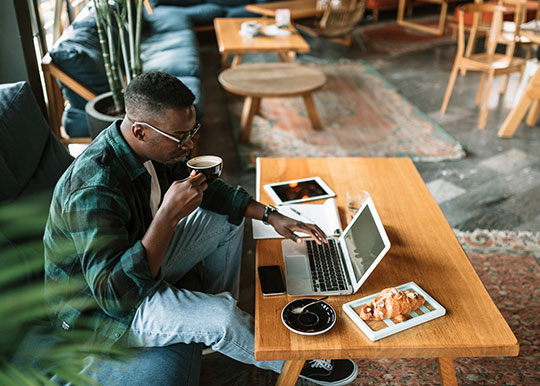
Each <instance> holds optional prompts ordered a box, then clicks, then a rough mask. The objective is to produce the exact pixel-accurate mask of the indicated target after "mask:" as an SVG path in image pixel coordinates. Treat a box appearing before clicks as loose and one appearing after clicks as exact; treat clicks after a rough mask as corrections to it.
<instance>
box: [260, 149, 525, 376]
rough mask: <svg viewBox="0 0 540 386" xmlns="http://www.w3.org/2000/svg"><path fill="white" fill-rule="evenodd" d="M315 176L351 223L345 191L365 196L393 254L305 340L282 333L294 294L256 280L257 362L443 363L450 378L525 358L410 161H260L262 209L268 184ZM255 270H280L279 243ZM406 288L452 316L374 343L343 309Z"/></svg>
mask: <svg viewBox="0 0 540 386" xmlns="http://www.w3.org/2000/svg"><path fill="white" fill-rule="evenodd" d="M312 176H320V177H321V178H322V179H323V180H324V181H325V182H326V183H327V184H328V185H329V186H330V187H331V188H332V189H333V190H334V191H335V192H336V193H337V197H336V200H337V202H338V207H339V210H340V216H341V219H342V221H343V220H344V219H346V215H345V212H344V208H345V199H346V198H345V194H346V192H347V191H355V190H360V189H363V190H367V191H368V192H369V193H370V195H371V197H372V199H373V202H374V203H375V206H376V208H377V211H378V212H379V215H380V217H381V220H382V222H383V224H384V227H385V229H386V232H387V233H388V236H389V238H390V242H391V244H392V246H391V248H390V251H389V252H388V254H387V255H386V256H385V258H384V259H383V260H382V262H381V263H380V264H379V265H378V266H377V268H376V269H375V271H374V272H373V273H372V275H371V276H370V277H369V278H368V280H367V281H366V282H365V284H363V285H362V287H361V288H360V290H359V291H358V292H357V293H356V294H354V295H350V296H332V297H330V298H329V299H328V300H327V302H328V303H329V304H330V305H332V307H333V308H334V309H335V310H336V312H337V322H336V324H335V326H334V327H333V328H332V329H331V330H330V331H329V332H327V333H325V334H322V335H318V336H302V335H298V334H295V333H293V332H291V331H289V330H288V329H287V328H286V327H285V326H284V325H283V324H282V322H281V318H280V314H281V310H282V309H283V307H284V306H285V305H286V304H287V303H288V302H289V301H291V300H293V299H294V298H293V297H289V296H287V295H279V296H269V297H263V296H262V294H261V290H260V287H259V283H258V280H257V281H256V302H255V358H256V359H258V360H277V359H289V360H290V359H296V360H300V359H314V358H328V359H338V358H396V357H397V358H407V357H439V358H442V357H444V358H450V361H442V362H440V363H446V364H450V367H451V369H450V373H451V372H452V370H453V364H452V362H451V358H452V357H472V356H515V355H517V354H518V352H519V345H518V342H517V340H516V338H515V336H514V334H513V333H512V331H511V330H510V328H509V327H508V324H507V323H506V322H505V320H504V319H503V317H502V315H501V313H500V312H499V310H498V309H497V306H496V305H495V304H494V303H493V301H492V299H491V298H490V296H489V295H488V293H487V291H486V289H485V288H484V285H483V284H482V282H481V281H480V279H479V278H478V275H477V274H476V272H475V271H474V269H473V267H472V265H471V263H470V262H469V260H468V258H467V256H466V255H465V253H464V252H463V249H462V248H461V245H460V244H459V242H458V240H457V239H456V237H455V236H454V233H453V232H452V228H451V227H450V225H449V224H448V222H447V221H446V219H445V217H444V215H443V213H442V212H441V209H440V208H439V206H438V205H437V203H436V202H435V200H434V199H433V197H432V196H431V194H430V193H429V191H428V189H427V187H426V185H425V184H424V182H423V181H422V178H421V177H420V175H419V174H418V172H417V170H416V168H415V167H414V164H413V163H412V161H411V160H409V159H408V158H310V159H298V158H294V159H283V158H274V159H271V158H260V159H258V163H257V195H258V198H259V199H260V201H262V202H263V203H272V202H271V199H270V198H269V196H268V195H267V194H266V192H265V191H264V189H262V186H263V184H266V183H271V182H279V181H286V180H291V179H294V178H303V177H312ZM315 203H316V201H315ZM343 225H344V226H345V224H343ZM256 264H257V266H259V265H269V264H279V265H282V266H283V260H282V255H281V246H280V240H276V239H274V240H259V241H258V242H257V251H256ZM409 281H414V282H416V283H417V284H418V285H419V286H420V287H421V288H423V289H424V290H425V291H426V292H427V293H428V294H430V295H431V296H432V297H433V298H434V299H435V300H437V301H438V302H439V303H440V304H442V305H443V306H444V307H445V308H446V310H447V313H446V315H445V316H443V317H440V318H438V319H435V320H432V321H429V322H427V323H425V324H423V325H420V326H416V327H413V328H411V329H409V330H406V331H403V332H400V333H398V334H395V335H393V336H390V337H387V338H384V339H381V340H379V341H376V342H372V341H370V340H369V339H368V338H367V337H366V336H365V335H364V334H363V333H362V332H361V330H360V329H359V328H358V327H357V326H356V325H355V324H354V323H353V322H352V321H351V320H350V319H349V317H348V316H347V315H346V314H345V313H344V311H343V310H342V304H343V303H345V302H348V301H351V300H354V299H358V298H361V297H364V296H366V295H370V294H373V293H376V292H379V291H380V290H382V289H383V288H386V287H391V286H397V285H400V284H404V283H407V282H409ZM291 363H292V364H295V363H296V365H295V366H296V368H295V369H294V371H291V373H294V374H296V375H297V374H298V373H299V371H300V367H301V364H302V363H303V362H301V361H300V362H299V361H289V362H288V364H291ZM293 367H294V366H293ZM442 371H443V369H442V368H441V372H442ZM293 378H294V377H293ZM454 379H455V377H454ZM293 381H294V379H293ZM291 382H292V381H291ZM452 383H453V381H452ZM291 384H294V383H291Z"/></svg>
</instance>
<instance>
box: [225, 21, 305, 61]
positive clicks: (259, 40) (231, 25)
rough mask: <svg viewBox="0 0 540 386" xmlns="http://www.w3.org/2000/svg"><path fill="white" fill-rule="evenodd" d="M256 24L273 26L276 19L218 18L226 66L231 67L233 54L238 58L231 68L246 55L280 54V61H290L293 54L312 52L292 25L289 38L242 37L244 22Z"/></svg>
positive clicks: (234, 59)
mask: <svg viewBox="0 0 540 386" xmlns="http://www.w3.org/2000/svg"><path fill="white" fill-rule="evenodd" d="M246 21H255V22H257V23H259V24H261V25H268V24H273V22H274V21H273V20H270V19H266V18H231V17H227V18H221V17H218V18H215V19H214V29H215V30H216V38H217V42H218V46H219V52H220V53H221V64H222V67H224V68H225V67H227V63H228V61H229V57H230V55H235V57H234V58H233V61H232V65H231V67H234V66H236V65H238V64H239V63H240V62H241V61H242V55H244V54H255V53H268V52H270V53H276V54H277V55H278V57H279V58H280V60H282V61H288V62H290V56H291V53H292V54H293V55H294V54H296V53H298V52H309V49H310V48H309V44H307V43H306V41H305V40H304V38H302V36H300V34H299V33H298V31H297V30H296V29H295V28H294V27H293V26H290V27H289V29H290V31H291V34H290V35H288V36H254V37H245V36H242V35H240V33H239V32H240V28H241V25H242V23H244V22H246Z"/></svg>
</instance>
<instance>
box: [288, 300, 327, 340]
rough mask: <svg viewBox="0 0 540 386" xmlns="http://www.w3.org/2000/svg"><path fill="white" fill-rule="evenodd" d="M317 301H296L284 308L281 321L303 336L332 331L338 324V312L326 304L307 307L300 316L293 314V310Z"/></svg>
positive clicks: (321, 303)
mask: <svg viewBox="0 0 540 386" xmlns="http://www.w3.org/2000/svg"><path fill="white" fill-rule="evenodd" d="M315 300H317V299H313V298H302V299H296V300H293V301H292V302H290V303H289V304H287V305H286V306H285V307H283V311H281V321H282V322H283V324H284V325H285V327H287V328H288V329H289V330H291V331H292V332H294V333H297V334H301V335H318V334H322V333H324V332H326V331H328V330H330V329H331V328H332V327H333V326H334V324H335V323H336V312H335V311H334V309H333V308H332V306H330V304H328V303H325V302H319V303H316V304H313V305H312V306H309V307H307V308H306V309H305V310H304V311H303V312H302V313H300V314H293V313H292V309H293V308H296V307H301V306H303V305H306V304H308V303H311V302H313V301H315Z"/></svg>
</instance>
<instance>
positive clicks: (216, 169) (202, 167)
mask: <svg viewBox="0 0 540 386" xmlns="http://www.w3.org/2000/svg"><path fill="white" fill-rule="evenodd" d="M187 167H188V168H189V170H190V171H192V170H195V171H196V172H197V173H202V174H204V175H205V176H206V182H207V183H211V182H213V181H215V180H216V179H217V178H218V177H219V176H220V175H221V170H222V169H223V160H222V159H221V158H220V157H218V156H215V155H200V156H198V157H194V158H192V159H190V160H189V161H188V162H187Z"/></svg>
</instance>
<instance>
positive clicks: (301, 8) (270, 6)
mask: <svg viewBox="0 0 540 386" xmlns="http://www.w3.org/2000/svg"><path fill="white" fill-rule="evenodd" d="M276 9H289V10H290V11H291V20H295V19H304V18H308V17H314V16H321V15H322V14H323V13H324V9H321V8H317V0H292V1H272V2H268V3H255V4H248V5H246V10H248V11H250V12H253V13H258V14H261V15H264V16H268V17H276Z"/></svg>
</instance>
